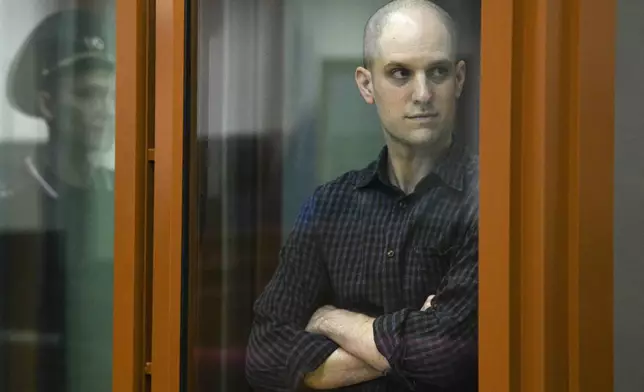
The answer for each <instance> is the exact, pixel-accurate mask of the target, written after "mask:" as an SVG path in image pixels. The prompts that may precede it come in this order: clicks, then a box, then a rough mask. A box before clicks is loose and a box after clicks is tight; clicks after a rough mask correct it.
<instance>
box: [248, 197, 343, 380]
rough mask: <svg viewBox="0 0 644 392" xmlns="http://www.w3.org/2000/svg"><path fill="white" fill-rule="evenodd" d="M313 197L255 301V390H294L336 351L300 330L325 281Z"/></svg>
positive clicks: (251, 366)
mask: <svg viewBox="0 0 644 392" xmlns="http://www.w3.org/2000/svg"><path fill="white" fill-rule="evenodd" d="M314 219H315V196H314V197H313V198H311V199H310V200H309V201H308V202H307V203H306V204H305V205H304V207H303V208H302V210H301V212H300V214H299V216H298V218H297V221H296V223H295V226H294V228H293V231H292V232H291V234H290V235H289V237H288V239H287V241H286V243H285V245H284V247H283V248H282V250H281V252H280V262H279V266H278V268H277V271H276V272H275V274H274V276H273V278H272V279H271V281H270V282H269V284H268V285H267V287H266V289H265V290H264V292H263V293H262V294H261V295H260V297H259V298H258V300H257V301H256V302H255V306H254V312H255V318H254V321H253V327H252V329H251V334H250V338H249V344H248V349H247V356H246V376H247V379H248V382H249V383H250V384H251V386H253V387H254V388H255V390H257V391H294V390H296V389H297V388H298V387H299V385H300V383H301V382H302V379H303V377H304V375H305V374H306V373H309V372H312V371H314V370H315V369H317V368H318V367H319V366H320V365H322V363H324V361H325V360H326V359H327V358H328V357H329V356H330V355H331V354H332V353H333V352H334V351H335V350H336V349H337V348H338V345H337V344H335V343H334V342H333V341H331V340H330V339H328V338H326V337H324V336H322V335H316V334H311V333H308V332H306V331H305V330H304V329H305V328H306V325H307V323H308V321H309V319H310V317H311V315H312V314H313V312H314V311H315V310H316V309H317V308H318V307H319V306H321V305H323V301H324V299H325V298H324V296H325V294H326V293H328V292H329V279H328V274H327V271H326V268H324V265H323V263H322V260H321V257H320V252H319V250H318V248H317V244H316V241H315V238H314V236H315V230H314Z"/></svg>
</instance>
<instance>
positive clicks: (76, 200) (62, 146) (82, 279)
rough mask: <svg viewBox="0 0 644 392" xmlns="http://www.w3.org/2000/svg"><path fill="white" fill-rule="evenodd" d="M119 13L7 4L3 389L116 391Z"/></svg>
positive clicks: (1, 124)
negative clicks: (114, 299)
mask: <svg viewBox="0 0 644 392" xmlns="http://www.w3.org/2000/svg"><path fill="white" fill-rule="evenodd" d="M113 14H114V13H113V7H112V2H111V1H93V2H90V1H83V2H81V1H78V2H72V1H49V0H48V1H44V0H23V1H13V0H0V35H1V36H2V37H3V38H2V40H1V42H0V70H1V72H0V74H1V76H2V77H1V78H0V91H2V95H0V113H1V114H0V149H1V150H2V151H1V152H0V290H1V292H0V390H1V391H7V392H25V391H27V392H36V391H43V392H44V391H47V392H57V391H68V392H69V391H78V392H80V391H94V392H98V391H105V392H107V391H111V385H112V293H113V287H112V286H113V283H112V282H113V276H112V275H113V272H112V267H113V245H114V244H113V232H114V228H113V220H114V211H113V204H114V203H113V201H114V193H113V188H114V182H113V180H114V82H115V81H114V66H115V63H114V62H115V58H114V55H115V52H114V46H115V42H114V36H115V35H114V30H115V22H114V19H113Z"/></svg>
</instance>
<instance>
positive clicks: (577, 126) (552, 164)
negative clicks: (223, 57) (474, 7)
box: [121, 0, 615, 392]
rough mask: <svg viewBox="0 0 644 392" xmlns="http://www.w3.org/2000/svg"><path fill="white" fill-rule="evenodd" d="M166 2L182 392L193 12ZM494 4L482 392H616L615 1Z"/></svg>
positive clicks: (163, 333) (165, 244)
mask: <svg viewBox="0 0 644 392" xmlns="http://www.w3.org/2000/svg"><path fill="white" fill-rule="evenodd" d="M156 3H157V14H156V15H157V28H156V33H157V53H158V55H157V58H156V61H157V63H156V73H157V74H156V117H155V119H156V124H157V127H156V178H157V180H156V186H155V215H154V219H155V224H154V241H155V247H154V256H155V261H154V317H153V322H154V326H153V352H152V357H153V363H154V371H153V374H154V382H153V383H152V389H153V392H161V391H166V390H167V391H176V390H178V387H179V358H180V344H179V341H180V317H181V316H180V315H181V309H180V298H181V246H182V243H181V242H182V239H181V224H182V216H181V211H182V203H183V202H184V201H183V200H182V194H181V193H182V169H183V164H184V162H183V142H184V140H183V118H184V113H183V110H184V108H183V98H184V60H185V56H186V55H187V52H186V48H185V47H184V46H185V45H184V42H185V32H184V31H185V29H184V27H185V22H186V15H184V13H185V10H184V1H183V0H157V2H156ZM482 3H483V6H482V55H481V100H480V102H481V104H480V105H481V106H480V113H481V119H480V120H481V121H480V157H481V160H480V162H481V189H480V192H481V193H480V201H481V217H480V219H481V226H480V260H481V261H480V277H481V285H480V372H479V373H480V390H481V391H483V392H510V391H522V392H523V391H535V392H536V391H540V392H546V391H547V392H556V391H571V392H579V391H583V392H593V391H597V392H599V391H601V392H606V391H610V390H612V385H613V382H612V375H613V371H612V369H613V358H612V336H613V335H612V322H613V314H612V307H613V304H612V292H613V290H612V284H613V283H612V235H613V234H612V209H613V202H612V193H613V186H612V167H613V166H612V162H613V160H612V157H613V155H612V154H613V150H612V145H613V132H612V131H611V130H612V128H613V78H612V74H613V70H614V64H613V63H614V45H615V44H614V36H615V18H614V15H615V2H614V0H607V1H602V2H597V1H592V0H568V1H560V0H531V1H527V0H483V1H482ZM598 69H601V78H598V77H597V70H598ZM121 175H122V176H124V175H125V174H121ZM121 213H124V212H121ZM599 289H601V295H596V292H595V291H593V290H599Z"/></svg>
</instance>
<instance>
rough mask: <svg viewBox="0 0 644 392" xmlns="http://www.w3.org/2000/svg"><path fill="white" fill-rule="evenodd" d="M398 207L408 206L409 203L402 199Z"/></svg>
mask: <svg viewBox="0 0 644 392" xmlns="http://www.w3.org/2000/svg"><path fill="white" fill-rule="evenodd" d="M398 207H400V208H405V207H407V203H405V202H404V201H401V202H400V203H398Z"/></svg>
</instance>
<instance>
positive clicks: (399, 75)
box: [390, 68, 409, 79]
mask: <svg viewBox="0 0 644 392" xmlns="http://www.w3.org/2000/svg"><path fill="white" fill-rule="evenodd" d="M390 73H391V76H392V77H393V78H394V79H406V78H407V77H409V71H408V70H406V69H404V68H395V69H392V70H391V72H390Z"/></svg>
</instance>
